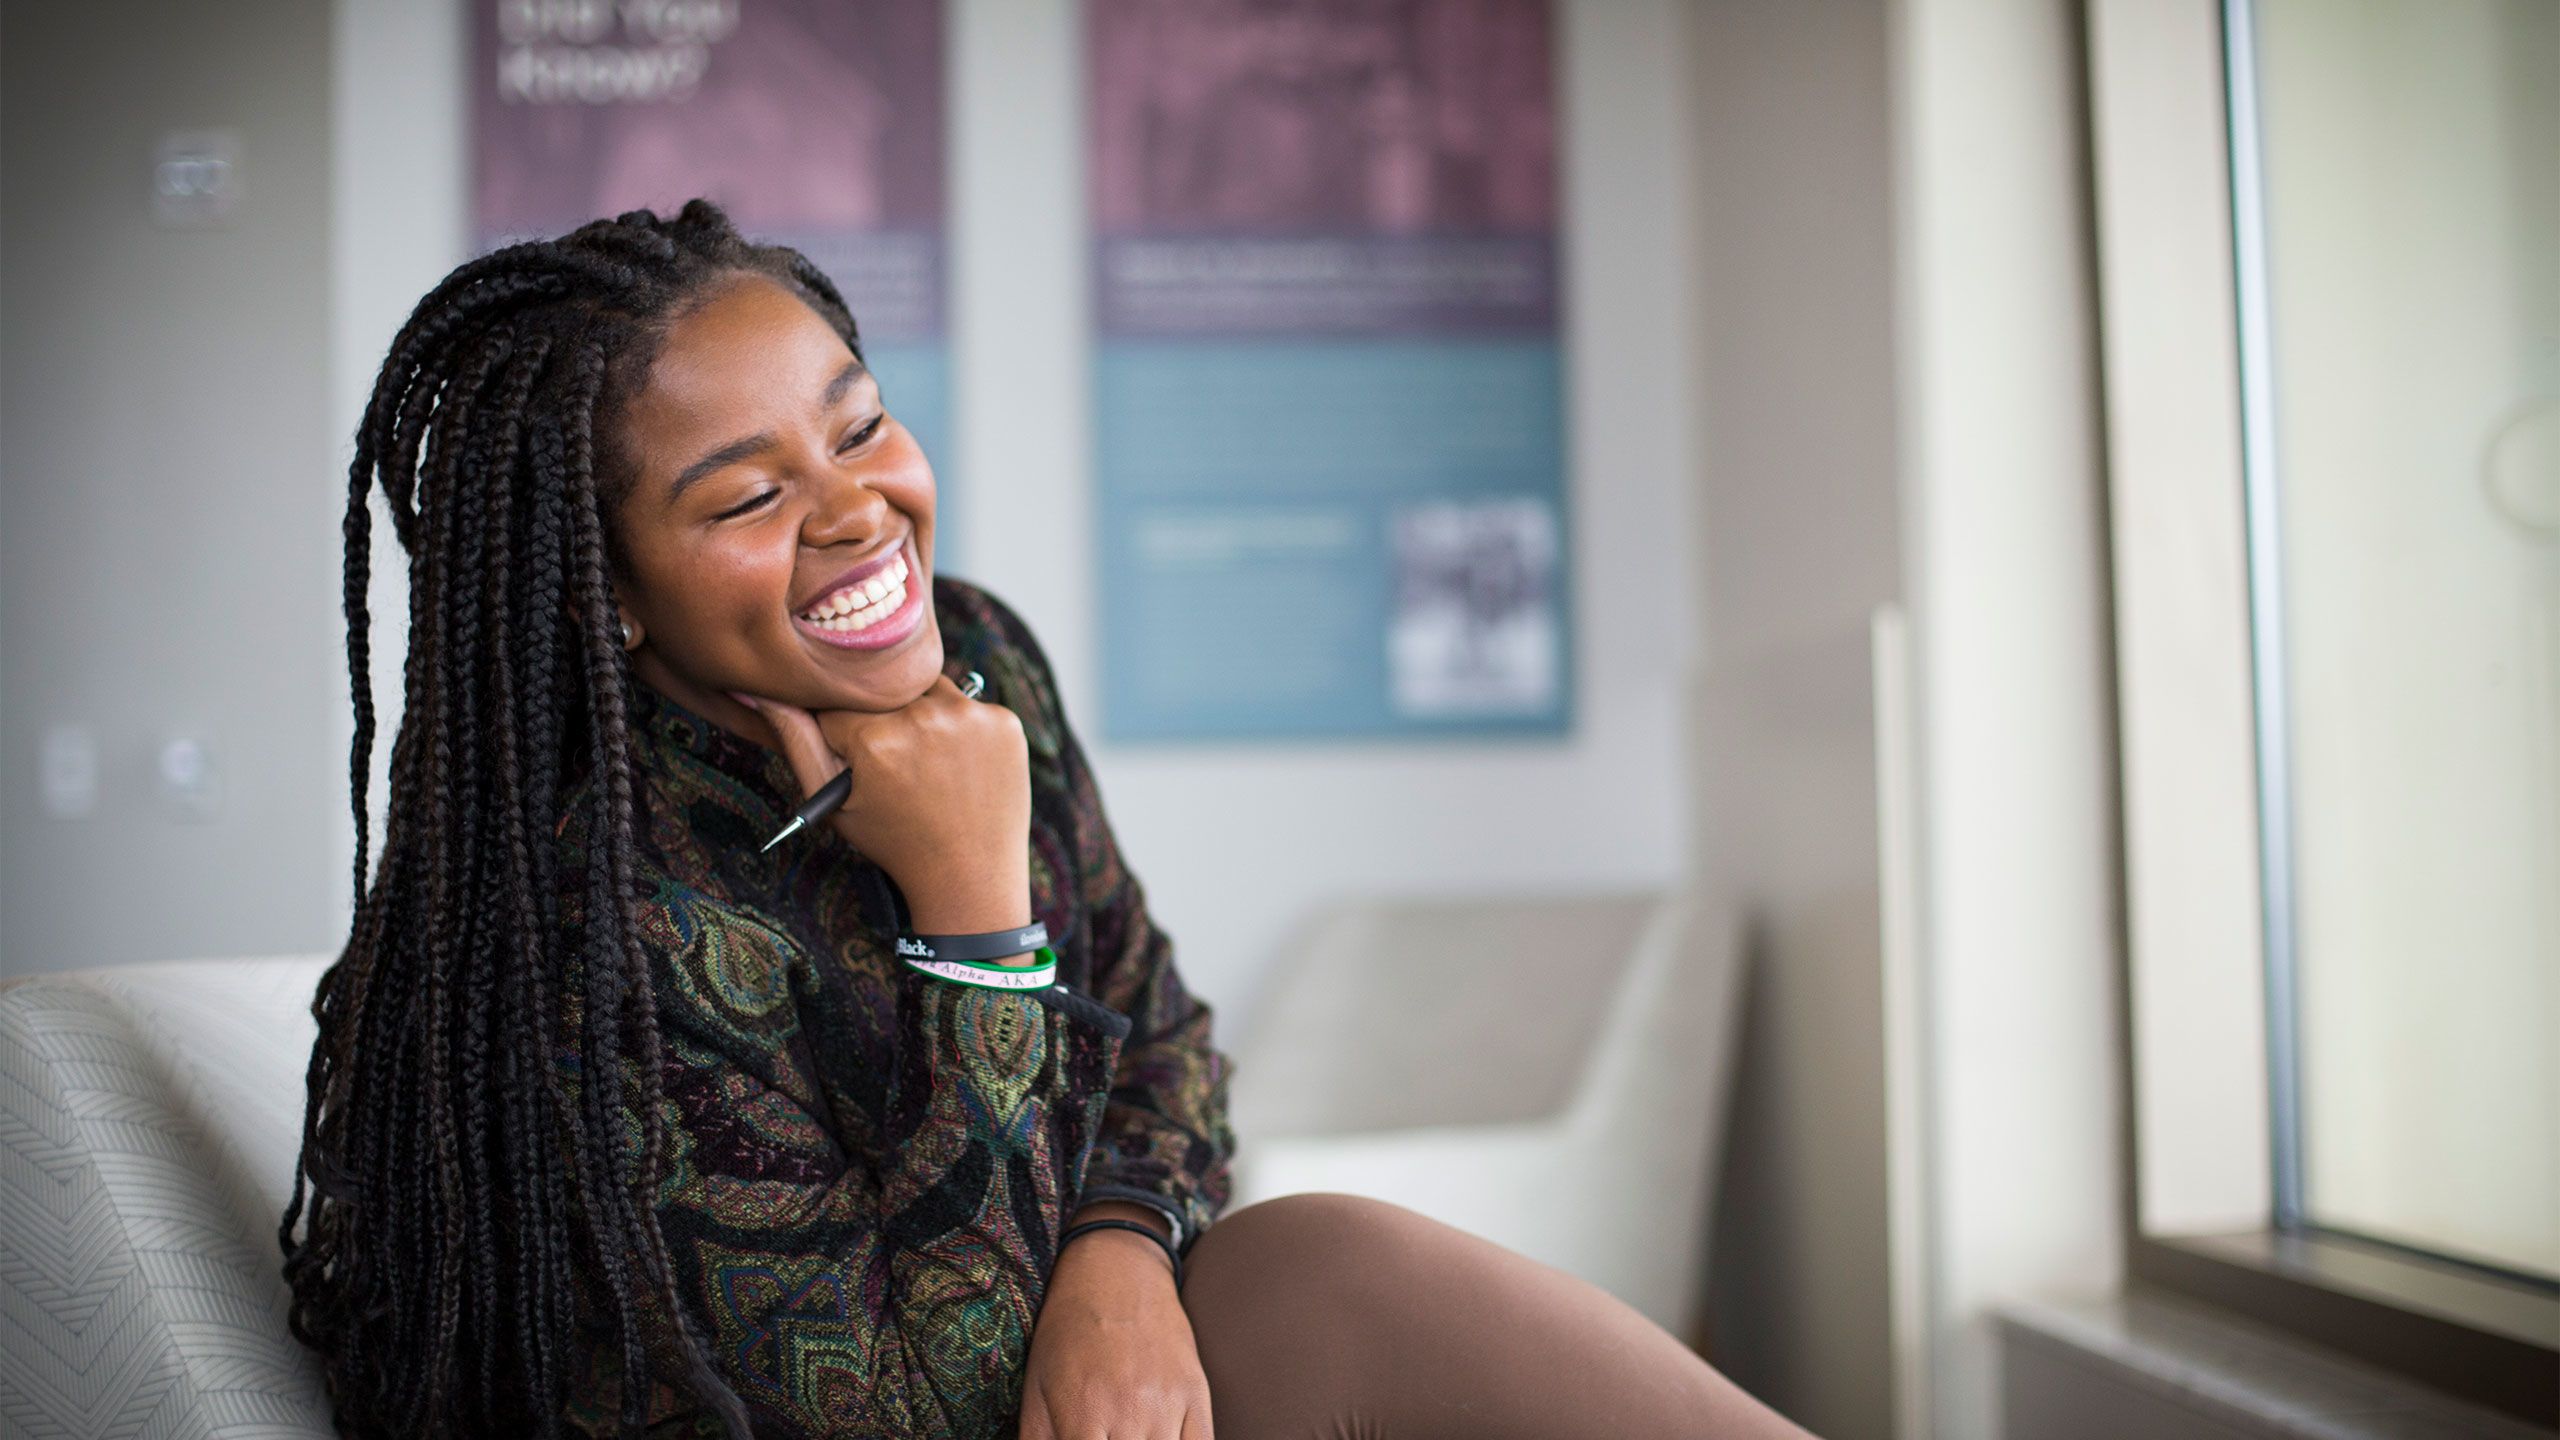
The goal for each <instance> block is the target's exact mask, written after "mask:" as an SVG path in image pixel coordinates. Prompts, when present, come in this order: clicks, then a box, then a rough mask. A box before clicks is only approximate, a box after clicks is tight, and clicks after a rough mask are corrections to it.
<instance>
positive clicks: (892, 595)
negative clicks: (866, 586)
mask: <svg viewBox="0 0 2560 1440" xmlns="http://www.w3.org/2000/svg"><path fill="white" fill-rule="evenodd" d="M844 593H845V596H851V595H853V594H855V593H856V591H854V590H847V591H845V592H844ZM864 593H866V594H867V591H865V592H864ZM833 603H834V604H838V605H844V606H846V607H847V608H845V609H842V610H834V609H830V610H828V611H827V612H825V613H822V614H817V615H813V616H811V617H809V618H810V620H811V623H813V624H815V625H816V626H817V627H818V628H819V629H821V630H828V631H832V632H834V633H836V634H839V635H850V634H852V633H854V632H855V631H858V630H868V629H870V628H871V627H872V626H873V625H874V624H876V623H878V622H879V621H882V620H885V619H887V618H888V617H890V616H892V615H895V614H897V613H898V607H900V606H902V605H904V604H906V603H907V587H906V586H905V585H904V584H903V583H900V584H892V585H888V586H884V587H883V588H882V589H881V591H880V593H879V595H878V597H877V598H875V599H871V600H870V601H869V603H867V604H864V605H862V606H860V607H859V608H853V607H851V605H850V602H849V601H848V600H846V599H843V598H841V597H840V598H839V599H838V600H837V601H836V602H833Z"/></svg>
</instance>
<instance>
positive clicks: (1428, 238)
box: [1086, 0, 1572, 740]
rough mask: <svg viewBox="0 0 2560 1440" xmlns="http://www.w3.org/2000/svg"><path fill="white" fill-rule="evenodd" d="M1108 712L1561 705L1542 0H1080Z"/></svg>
mask: <svg viewBox="0 0 2560 1440" xmlns="http://www.w3.org/2000/svg"><path fill="white" fill-rule="evenodd" d="M1086 15H1087V22H1088V26H1089V33H1088V35H1087V37H1086V38H1087V43H1088V61H1089V64H1090V67H1091V76H1090V80H1091V86H1090V93H1091V96H1092V120H1093V129H1092V139H1091V143H1092V160H1093V164H1092V185H1093V195H1092V204H1093V212H1094V218H1095V227H1096V232H1097V233H1096V236H1095V245H1094V267H1095V273H1094V289H1095V306H1096V315H1095V322H1096V338H1097V345H1098V354H1097V357H1096V366H1095V375H1094V385H1095V399H1096V407H1097V414H1096V434H1097V443H1098V447H1099V450H1098V454H1097V456H1096V460H1097V467H1098V473H1099V487H1100V507H1099V509H1100V515H1099V520H1100V524H1101V527H1102V533H1101V546H1100V557H1099V558H1100V577H1099V578H1100V585H1101V602H1102V616H1103V637H1102V638H1103V646H1104V655H1103V664H1104V685H1105V701H1106V713H1105V716H1104V719H1105V724H1106V727H1107V729H1108V732H1109V733H1110V734H1111V735H1112V736H1113V737H1115V738H1121V739H1133V740H1143V739H1219V738H1239V737H1249V736H1259V737H1282V736H1293V737H1323V736H1356V735H1393V734H1405V733H1417V734H1447V733H1453V732H1457V733H1505V732H1510V733H1526V734H1556V733H1561V732H1562V731H1564V730H1565V729H1566V728H1567V726H1568V725H1569V723H1570V719H1571V713H1572V697H1571V683H1572V678H1571V677H1572V665H1571V659H1570V650H1571V623H1570V612H1569V606H1568V593H1569V586H1568V583H1567V579H1568V577H1567V571H1566V562H1565V557H1566V555H1567V553H1568V544H1567V532H1566V507H1565V482H1564V435H1563V391H1562V385H1563V377H1562V365H1561V360H1560V353H1559V352H1560V347H1559V344H1558V330H1557V296H1556V290H1557V257H1556V228H1557V219H1556V192H1557V186H1556V133H1555V132H1556V117H1555V101H1554V81H1553V77H1554V64H1553V17H1552V14H1551V9H1550V3H1549V0H1356V3H1340V0H1334V3H1323V4H1317V3H1311V0H1087V4H1086Z"/></svg>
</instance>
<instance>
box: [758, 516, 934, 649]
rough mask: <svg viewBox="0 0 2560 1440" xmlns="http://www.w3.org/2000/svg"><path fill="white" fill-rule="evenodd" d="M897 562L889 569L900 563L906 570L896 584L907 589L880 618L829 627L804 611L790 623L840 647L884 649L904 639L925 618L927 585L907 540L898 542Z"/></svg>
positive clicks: (819, 640) (823, 642)
mask: <svg viewBox="0 0 2560 1440" xmlns="http://www.w3.org/2000/svg"><path fill="white" fill-rule="evenodd" d="M898 562H900V563H899V564H893V565H891V567H890V569H889V572H888V573H895V572H896V571H897V570H898V569H899V568H901V565H902V566H903V568H904V569H905V571H906V574H905V576H904V578H902V579H901V580H899V581H898V582H897V584H898V587H899V588H901V589H903V590H904V591H905V592H906V595H905V598H904V599H901V600H898V601H897V604H896V608H895V609H893V610H891V611H890V612H889V613H888V614H887V615H884V616H882V617H881V618H880V619H877V620H874V621H872V622H871V623H870V624H868V625H865V626H864V627H862V628H861V629H859V630H850V629H830V628H828V627H827V626H825V625H821V624H818V623H817V622H815V621H813V620H811V619H809V618H808V617H807V616H806V615H794V616H792V617H791V623H792V624H794V625H796V626H798V627H799V628H800V632H801V633H802V634H804V635H807V636H808V637H809V638H811V639H813V640H816V641H818V642H819V643H820V644H823V645H832V646H834V647H835V648H837V649H839V650H886V649H888V648H889V647H890V646H892V645H895V644H897V643H898V642H899V641H901V640H904V639H906V638H907V637H908V636H910V635H913V634H914V633H916V631H917V629H918V628H920V627H921V626H922V624H923V622H924V607H925V603H926V595H925V591H926V589H927V588H928V587H927V586H925V585H924V584H923V583H921V582H922V576H921V575H920V574H919V573H918V568H917V565H916V560H915V552H914V550H913V549H912V548H911V546H910V545H909V544H908V543H905V542H902V543H901V544H900V546H899V553H898ZM880 578H882V579H884V580H885V579H886V578H887V574H883V575H881V577H880ZM834 598H835V597H833V596H829V597H827V600H828V602H832V601H833V600H834ZM890 598H891V597H889V596H888V595H886V594H883V595H882V596H881V599H880V601H879V602H875V603H882V604H885V603H887V602H888V601H889V600H890Z"/></svg>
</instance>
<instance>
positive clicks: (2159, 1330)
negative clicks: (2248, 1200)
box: [1998, 1292, 2551, 1440]
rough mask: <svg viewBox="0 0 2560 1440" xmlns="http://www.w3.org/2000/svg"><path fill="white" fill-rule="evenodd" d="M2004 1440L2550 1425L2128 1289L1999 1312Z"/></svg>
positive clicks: (2298, 1435)
mask: <svg viewBox="0 0 2560 1440" xmlns="http://www.w3.org/2000/svg"><path fill="white" fill-rule="evenodd" d="M1998 1328H1999V1335H2000V1368H2001V1404H2002V1410H2003V1415H2004V1433H2005V1434H2006V1435H2007V1436H2008V1437H2009V1440H2065V1437H2068V1440H2155V1437H2156V1440H2171V1437H2176V1440H2202V1437H2210V1440H2271V1437H2283V1440H2439V1437H2441V1440H2452V1437H2456V1436H2479V1437H2486V1440H2549V1437H2550V1434H2551V1432H2549V1431H2546V1430H2542V1429H2538V1428H2535V1427H2533V1426H2529V1425H2526V1424H2524V1423H2522V1422H2520V1421H2516V1420H2512V1419H2508V1418H2506V1417H2504V1416H2501V1415H2498V1414H2495V1413H2493V1412H2491V1411H2489V1410H2486V1409H2483V1408H2480V1407H2478V1406H2474V1405H2470V1404H2466V1403H2464V1402H2462V1401H2459V1400H2456V1399H2453V1398H2451V1397H2449V1396H2446V1395H2444V1394H2441V1393H2439V1392H2437V1391H2434V1390H2429V1389H2426V1388H2424V1387H2422V1386H2419V1385H2416V1384H2413V1383H2411V1382H2410V1381H2408V1380H2405V1379H2402V1378H2400V1377H2399V1376H2396V1375H2391V1374H2386V1373H2382V1372H2379V1371H2376V1370H2374V1369H2372V1368H2370V1367H2368V1366H2364V1365H2359V1364H2356V1363H2353V1362H2351V1361H2349V1360H2347V1359H2345V1358H2343V1357H2341V1356H2338V1355H2336V1354H2334V1353H2331V1352H2329V1351H2326V1350H2324V1349H2322V1348H2320V1347H2317V1346H2313V1345H2307V1344H2304V1343H2302V1342H2300V1341H2298V1340H2295V1339H2293V1338H2292V1337H2290V1336H2288V1335H2285V1334H2281V1333H2278V1332H2276V1331H2273V1330H2270V1329H2267V1328H2265V1327H2263V1326H2258V1325H2253V1324H2249V1323H2247V1322H2245V1321H2240V1320H2235V1319H2232V1318H2230V1317H2229V1316H2227V1315H2225V1314H2222V1313H2220V1312H2217V1311H2215V1310H2213V1309H2211V1308H2208V1307H2206V1306H2202V1305H2197V1304H2194V1303H2191V1302H2187V1301H2183V1300H2176V1299H2170V1298H2166V1297H2162V1296H2159V1295H2156V1294H2146V1293H2142V1292H2133V1293H2129V1294H2126V1295H2123V1296H2119V1297H2116V1298H2113V1299H2108V1300H2103V1301H2098V1302H2095V1303H2091V1304H2085V1305H2068V1306H2066V1305H2044V1304H2031V1303H2020V1304H2012V1305H2007V1306H2004V1307H2002V1308H2001V1310H2000V1312H1999V1315H1998Z"/></svg>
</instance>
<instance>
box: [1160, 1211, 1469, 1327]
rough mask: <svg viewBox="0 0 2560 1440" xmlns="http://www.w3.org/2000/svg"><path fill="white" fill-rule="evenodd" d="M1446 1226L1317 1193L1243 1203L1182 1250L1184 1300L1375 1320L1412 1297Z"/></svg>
mask: <svg viewBox="0 0 2560 1440" xmlns="http://www.w3.org/2000/svg"><path fill="white" fill-rule="evenodd" d="M1461 1234H1462V1232H1459V1231H1455V1230H1452V1229H1450V1227H1448V1226H1446V1225H1444V1224H1442V1223H1441V1222H1439V1221H1437V1220H1433V1219H1431V1218H1430V1217H1428V1216H1426V1215H1423V1214H1422V1213H1420V1212H1419V1211H1415V1210H1409V1209H1406V1208H1405V1207H1404V1206H1401V1205H1396V1204H1392V1203H1390V1202H1388V1201H1384V1200H1373V1199H1370V1198H1369V1197H1367V1196H1363V1195H1346V1194H1340V1193H1336V1192H1331V1191H1321V1192H1313V1193H1306V1194H1298V1195H1281V1196H1275V1197H1274V1198H1272V1199H1269V1200H1263V1201H1258V1202H1256V1203H1254V1204H1251V1205H1247V1206H1243V1207H1241V1208H1239V1209H1237V1210H1234V1211H1232V1212H1230V1213H1229V1214H1227V1215H1226V1216H1224V1217H1222V1218H1221V1219H1220V1220H1219V1221H1218V1222H1217V1223H1216V1224H1214V1225H1212V1226H1210V1227H1209V1228H1208V1229H1207V1230H1205V1231H1203V1232H1202V1233H1201V1236H1200V1239H1199V1240H1198V1241H1197V1242H1196V1243H1195V1244H1194V1245H1193V1246H1192V1249H1191V1254H1190V1258H1189V1260H1188V1262H1187V1263H1188V1265H1189V1269H1190V1278H1189V1279H1188V1280H1187V1281H1186V1282H1185V1284H1184V1287H1183V1290H1184V1294H1185V1297H1186V1298H1190V1297H1193V1296H1197V1297H1198V1298H1200V1299H1201V1300H1203V1301H1204V1302H1207V1303H1212V1304H1214V1303H1217V1302H1218V1301H1220V1300H1223V1299H1229V1298H1233V1299H1237V1300H1241V1301H1243V1302H1244V1303H1247V1304H1250V1305H1252V1306H1253V1307H1254V1308H1256V1309H1258V1310H1261V1311H1263V1312H1264V1313H1265V1314H1274V1315H1276V1314H1285V1313H1289V1312H1297V1313H1299V1314H1310V1313H1325V1314H1329V1315H1332V1316H1334V1317H1336V1318H1337V1319H1340V1320H1346V1321H1347V1320H1349V1319H1350V1318H1351V1317H1353V1316H1362V1317H1380V1318H1384V1316H1385V1315H1386V1314H1389V1313H1391V1312H1393V1311H1394V1310H1396V1309H1397V1308H1399V1306H1400V1305H1401V1303H1402V1302H1403V1300H1404V1299H1405V1298H1407V1297H1409V1296H1411V1295H1412V1293H1413V1291H1414V1290H1415V1288H1416V1285H1417V1283H1418V1281H1419V1278H1420V1277H1421V1276H1423V1275H1425V1274H1427V1273H1428V1272H1429V1271H1430V1269H1431V1268H1432V1266H1433V1264H1434V1261H1433V1258H1432V1257H1433V1256H1434V1255H1435V1254H1437V1253H1442V1252H1444V1251H1445V1249H1446V1245H1447V1240H1448V1238H1449V1237H1456V1236H1459V1235H1461Z"/></svg>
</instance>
